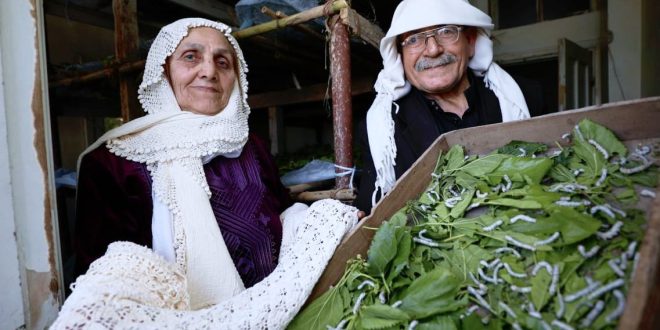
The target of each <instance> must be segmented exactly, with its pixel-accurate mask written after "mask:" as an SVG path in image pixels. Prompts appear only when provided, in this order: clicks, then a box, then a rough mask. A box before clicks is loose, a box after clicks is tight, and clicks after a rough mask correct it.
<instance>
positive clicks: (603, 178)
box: [596, 167, 607, 187]
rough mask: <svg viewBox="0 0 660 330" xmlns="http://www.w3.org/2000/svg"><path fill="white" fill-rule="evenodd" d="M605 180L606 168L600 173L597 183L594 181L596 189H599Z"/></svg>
mask: <svg viewBox="0 0 660 330" xmlns="http://www.w3.org/2000/svg"><path fill="white" fill-rule="evenodd" d="M606 178H607V168H605V167H603V169H602V170H601V171H600V178H598V181H596V187H600V186H601V185H602V184H603V183H604V182H605V179H606Z"/></svg>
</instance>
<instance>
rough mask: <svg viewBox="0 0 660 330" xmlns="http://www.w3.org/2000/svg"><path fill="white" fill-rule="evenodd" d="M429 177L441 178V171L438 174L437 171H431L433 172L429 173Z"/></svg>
mask: <svg viewBox="0 0 660 330" xmlns="http://www.w3.org/2000/svg"><path fill="white" fill-rule="evenodd" d="M431 177H432V178H434V179H440V178H442V173H440V174H438V173H435V172H433V173H431Z"/></svg>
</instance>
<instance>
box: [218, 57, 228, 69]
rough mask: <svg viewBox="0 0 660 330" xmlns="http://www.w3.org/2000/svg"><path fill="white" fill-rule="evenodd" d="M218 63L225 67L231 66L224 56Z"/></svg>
mask: <svg viewBox="0 0 660 330" xmlns="http://www.w3.org/2000/svg"><path fill="white" fill-rule="evenodd" d="M218 65H219V66H220V67H221V68H223V69H228V68H229V61H227V60H226V59H224V58H221V59H219V60H218Z"/></svg>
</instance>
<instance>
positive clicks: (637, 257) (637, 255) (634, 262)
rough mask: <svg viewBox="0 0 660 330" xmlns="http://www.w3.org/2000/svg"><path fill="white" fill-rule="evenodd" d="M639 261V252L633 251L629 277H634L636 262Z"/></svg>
mask: <svg viewBox="0 0 660 330" xmlns="http://www.w3.org/2000/svg"><path fill="white" fill-rule="evenodd" d="M638 262H639V252H637V253H635V259H633V269H632V274H630V278H635V272H637V263H638Z"/></svg>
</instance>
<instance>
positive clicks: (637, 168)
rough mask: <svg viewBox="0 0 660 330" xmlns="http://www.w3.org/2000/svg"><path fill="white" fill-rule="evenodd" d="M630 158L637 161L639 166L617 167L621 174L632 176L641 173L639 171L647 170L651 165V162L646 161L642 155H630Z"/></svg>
mask: <svg viewBox="0 0 660 330" xmlns="http://www.w3.org/2000/svg"><path fill="white" fill-rule="evenodd" d="M630 158H631V159H637V160H639V161H640V162H641V164H640V165H638V166H635V167H623V166H621V167H619V172H621V173H623V174H634V173H638V172H641V171H643V170H645V169H647V168H649V167H650V166H651V165H653V162H652V161H649V160H648V159H646V157H644V156H643V155H638V154H632V155H630Z"/></svg>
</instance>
